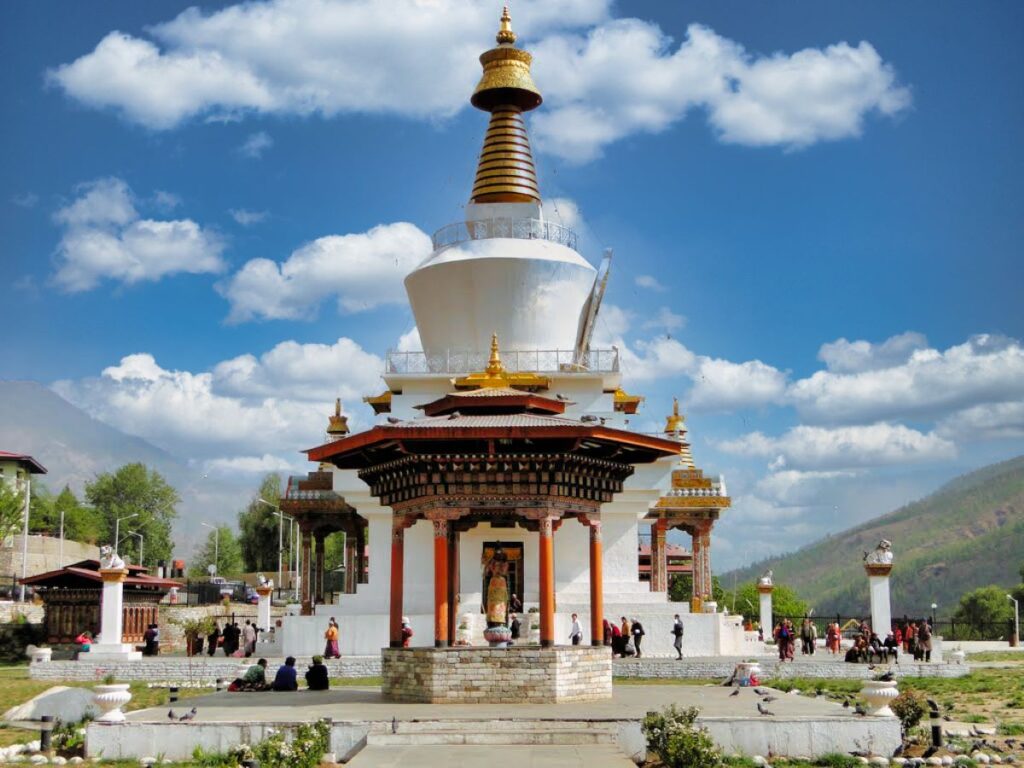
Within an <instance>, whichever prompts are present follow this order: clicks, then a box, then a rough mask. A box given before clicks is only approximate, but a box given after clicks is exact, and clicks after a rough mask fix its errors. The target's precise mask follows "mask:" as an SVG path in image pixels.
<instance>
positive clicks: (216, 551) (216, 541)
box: [200, 523, 220, 573]
mask: <svg viewBox="0 0 1024 768" xmlns="http://www.w3.org/2000/svg"><path fill="white" fill-rule="evenodd" d="M200 525H205V526H206V527H207V528H210V529H212V530H213V572H214V573H217V571H218V570H219V565H220V528H218V527H217V526H215V525H210V524H209V523H200Z"/></svg>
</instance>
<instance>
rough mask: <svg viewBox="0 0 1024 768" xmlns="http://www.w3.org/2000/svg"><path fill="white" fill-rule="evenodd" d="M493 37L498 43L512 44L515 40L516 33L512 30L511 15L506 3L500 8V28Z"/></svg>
mask: <svg viewBox="0 0 1024 768" xmlns="http://www.w3.org/2000/svg"><path fill="white" fill-rule="evenodd" d="M494 39H495V40H497V41H498V45H506V44H507V45H513V44H514V43H515V41H516V33H515V32H513V31H512V16H511V14H509V12H508V6H507V5H506V6H505V7H504V8H502V9H501V28H500V29H499V30H498V34H497V35H495V36H494Z"/></svg>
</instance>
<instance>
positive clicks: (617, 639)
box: [612, 624, 625, 656]
mask: <svg viewBox="0 0 1024 768" xmlns="http://www.w3.org/2000/svg"><path fill="white" fill-rule="evenodd" d="M624 642H625V641H624V640H623V637H622V630H621V629H619V625H618V624H612V656H622V655H624V654H623V650H622V644H623V643H624Z"/></svg>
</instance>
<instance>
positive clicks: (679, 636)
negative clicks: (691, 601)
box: [672, 613, 683, 660]
mask: <svg viewBox="0 0 1024 768" xmlns="http://www.w3.org/2000/svg"><path fill="white" fill-rule="evenodd" d="M672 634H673V635H675V640H674V641H673V643H672V646H673V647H674V648H675V649H676V658H677V659H679V660H682V658H683V620H682V619H680V618H679V614H678V613H677V614H676V616H675V620H674V621H673V623H672Z"/></svg>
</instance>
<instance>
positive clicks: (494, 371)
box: [486, 333, 505, 376]
mask: <svg viewBox="0 0 1024 768" xmlns="http://www.w3.org/2000/svg"><path fill="white" fill-rule="evenodd" d="M486 370H487V375H488V376H500V375H501V374H503V373H504V372H505V366H504V365H502V363H501V355H500V354H499V353H498V334H497V333H492V334H491V357H490V359H489V360H488V361H487V369H486Z"/></svg>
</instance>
